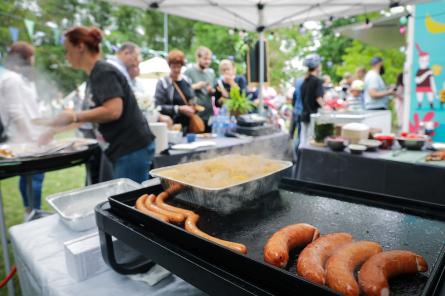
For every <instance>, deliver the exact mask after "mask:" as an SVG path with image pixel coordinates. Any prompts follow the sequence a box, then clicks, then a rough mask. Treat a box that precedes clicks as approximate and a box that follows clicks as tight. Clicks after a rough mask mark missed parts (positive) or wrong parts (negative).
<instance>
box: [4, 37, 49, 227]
mask: <svg viewBox="0 0 445 296" xmlns="http://www.w3.org/2000/svg"><path fill="white" fill-rule="evenodd" d="M34 52H35V51H34V47H33V46H32V45H30V44H28V43H26V42H16V43H14V44H12V45H11V46H10V48H9V50H8V55H7V57H6V63H5V66H6V68H7V69H1V70H0V72H1V73H0V106H1V107H0V118H1V120H2V124H3V126H4V127H5V131H6V139H7V141H8V143H30V142H37V139H38V137H39V135H40V134H41V133H42V132H43V131H44V130H42V129H41V128H38V127H36V126H35V125H33V124H32V119H35V118H39V117H41V116H40V114H39V106H38V104H37V100H38V96H37V90H36V87H35V83H34V80H33V76H34V75H33V65H34ZM43 179H44V174H43V173H38V174H34V175H32V190H33V192H32V194H33V199H32V204H30V203H29V197H28V194H27V190H26V179H25V177H24V176H20V180H19V188H20V192H21V195H22V198H23V205H24V207H25V212H26V213H25V217H26V215H27V214H30V213H31V211H32V210H33V209H36V210H38V209H40V208H41V196H42V183H43ZM25 220H26V218H25Z"/></svg>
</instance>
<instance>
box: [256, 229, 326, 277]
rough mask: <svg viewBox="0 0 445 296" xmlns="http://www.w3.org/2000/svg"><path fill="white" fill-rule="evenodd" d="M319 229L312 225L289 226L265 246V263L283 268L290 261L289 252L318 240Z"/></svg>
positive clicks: (277, 233) (278, 232)
mask: <svg viewBox="0 0 445 296" xmlns="http://www.w3.org/2000/svg"><path fill="white" fill-rule="evenodd" d="M319 235H320V232H319V231H318V229H317V228H316V227H314V226H312V225H310V224H305V223H299V224H293V225H288V226H286V227H283V228H281V229H280V230H278V231H277V232H275V233H274V234H273V235H272V236H271V237H270V238H269V240H268V241H267V243H266V245H265V246H264V261H266V262H267V263H269V264H272V265H275V266H277V267H280V268H283V267H285V266H286V265H287V261H288V260H289V251H290V250H292V249H294V248H296V247H303V246H306V245H307V244H309V243H310V242H312V241H313V240H315V239H317V238H318V236H319Z"/></svg>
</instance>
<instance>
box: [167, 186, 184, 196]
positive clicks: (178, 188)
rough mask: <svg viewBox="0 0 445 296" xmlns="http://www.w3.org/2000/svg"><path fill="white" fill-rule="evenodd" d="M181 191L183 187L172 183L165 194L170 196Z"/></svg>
mask: <svg viewBox="0 0 445 296" xmlns="http://www.w3.org/2000/svg"><path fill="white" fill-rule="evenodd" d="M182 189H184V185H182V184H180V183H172V184H170V186H169V187H168V188H167V190H165V192H166V193H167V194H168V195H170V196H172V195H176V194H178V193H179V192H180V191H181V190H182Z"/></svg>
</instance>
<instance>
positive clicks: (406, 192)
mask: <svg viewBox="0 0 445 296" xmlns="http://www.w3.org/2000/svg"><path fill="white" fill-rule="evenodd" d="M378 156H379V154H378V153H374V154H371V153H369V154H368V153H367V154H365V155H351V154H349V153H347V152H333V151H329V150H327V149H320V148H312V147H303V148H301V149H300V150H299V157H298V163H297V167H296V178H297V179H299V180H303V181H309V182H316V183H323V184H328V185H332V186H338V187H346V188H353V189H358V190H364V191H369V192H375V193H381V194H388V195H393V196H398V197H404V198H409V199H414V200H422V201H427V202H432V203H437V204H442V205H445V185H444V184H445V166H434V165H428V164H424V163H407V162H401V161H392V160H387V159H382V158H379V157H378Z"/></svg>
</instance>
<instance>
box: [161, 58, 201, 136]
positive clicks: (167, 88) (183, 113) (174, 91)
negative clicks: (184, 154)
mask: <svg viewBox="0 0 445 296" xmlns="http://www.w3.org/2000/svg"><path fill="white" fill-rule="evenodd" d="M167 63H168V65H169V67H170V75H169V76H166V77H163V78H161V79H159V81H158V83H157V85H156V93H155V101H156V106H158V107H160V109H161V114H163V115H166V116H169V117H170V118H171V119H172V120H173V122H174V123H179V124H181V125H182V130H183V133H184V134H185V133H187V130H188V126H189V122H190V117H191V116H192V115H194V114H195V113H196V110H195V108H194V107H193V106H190V105H189V104H191V103H193V99H194V98H195V94H194V92H193V89H192V85H191V84H190V82H189V81H188V79H187V78H186V77H185V76H183V75H182V74H181V69H182V67H183V66H184V65H185V56H184V53H183V52H182V51H180V50H172V51H170V52H169V53H168V56H167Z"/></svg>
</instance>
